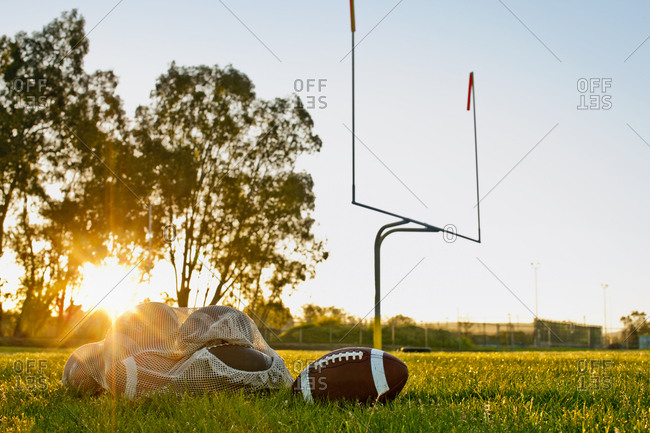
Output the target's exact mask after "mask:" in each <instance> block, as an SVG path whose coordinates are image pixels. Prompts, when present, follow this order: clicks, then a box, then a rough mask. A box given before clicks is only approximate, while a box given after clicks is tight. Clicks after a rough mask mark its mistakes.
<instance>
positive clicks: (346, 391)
mask: <svg viewBox="0 0 650 433" xmlns="http://www.w3.org/2000/svg"><path fill="white" fill-rule="evenodd" d="M408 374H409V373H408V368H407V367H406V364H404V363H403V362H402V361H401V360H399V359H398V358H396V357H395V356H393V355H391V354H389V353H386V352H383V351H381V350H377V349H370V348H367V347H348V348H345V349H338V350H335V351H333V352H330V353H328V354H326V355H323V356H322V357H320V358H319V359H317V360H316V361H314V362H312V363H311V364H309V366H308V367H307V368H305V369H304V370H303V371H302V372H301V373H300V375H299V376H298V378H296V380H295V382H294V383H293V392H294V393H297V394H301V395H302V397H303V398H304V399H305V400H306V401H313V400H314V399H330V400H356V401H363V402H368V401H381V402H386V401H390V400H392V399H394V398H395V397H397V394H399V392H400V391H401V390H402V388H404V385H405V384H406V380H407V379H408Z"/></svg>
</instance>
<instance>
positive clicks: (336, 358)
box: [314, 351, 363, 370]
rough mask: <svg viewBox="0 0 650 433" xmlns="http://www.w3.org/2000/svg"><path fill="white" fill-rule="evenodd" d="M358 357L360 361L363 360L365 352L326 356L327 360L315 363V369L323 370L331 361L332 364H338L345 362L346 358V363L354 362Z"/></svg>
mask: <svg viewBox="0 0 650 433" xmlns="http://www.w3.org/2000/svg"><path fill="white" fill-rule="evenodd" d="M357 357H359V359H361V358H363V352H362V351H354V352H341V353H335V354H333V355H329V356H326V357H325V358H323V359H321V360H319V361H316V362H314V369H316V370H320V369H321V368H323V367H326V366H327V364H329V362H330V361H332V363H336V362H340V361H341V360H343V358H345V360H346V361H348V360H352V361H354V360H355V359H357Z"/></svg>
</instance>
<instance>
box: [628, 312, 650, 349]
mask: <svg viewBox="0 0 650 433" xmlns="http://www.w3.org/2000/svg"><path fill="white" fill-rule="evenodd" d="M621 322H622V323H623V326H624V327H625V329H623V335H622V336H623V344H625V347H628V348H632V349H638V348H639V335H640V334H647V333H650V323H648V322H647V316H646V314H645V313H643V312H639V311H637V310H634V311H632V312H631V313H630V314H629V315H627V316H622V317H621Z"/></svg>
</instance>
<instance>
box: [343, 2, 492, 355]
mask: <svg viewBox="0 0 650 433" xmlns="http://www.w3.org/2000/svg"><path fill="white" fill-rule="evenodd" d="M350 24H351V26H350V27H351V42H352V48H351V63H352V77H351V78H352V204H353V205H355V206H359V207H362V208H365V209H368V210H372V211H375V212H378V213H381V214H384V215H388V216H392V217H395V218H399V221H395V222H392V223H388V224H385V225H383V226H382V227H381V228H380V229H379V230H378V231H377V235H376V236H375V245H374V268H375V303H374V311H375V318H374V324H373V347H374V348H375V349H380V350H381V349H382V335H381V330H382V326H381V245H382V242H383V241H384V239H386V237H387V236H388V235H390V234H392V233H397V232H402V233H438V232H442V233H447V234H450V235H452V236H454V237H459V238H463V239H466V240H469V241H472V242H476V243H481V213H480V196H479V181H478V141H477V136H476V100H475V98H474V88H475V81H474V72H470V76H469V90H468V95H467V110H468V111H469V110H470V105H471V106H472V107H473V110H472V111H473V117H474V152H475V153H474V155H475V167H476V208H477V220H478V237H477V238H476V239H475V238H473V237H470V236H466V235H463V234H459V233H456V232H453V231H450V230H447V229H446V228H440V227H436V226H434V225H431V224H428V223H426V222H422V221H418V220H415V219H412V218H408V217H405V216H402V215H400V214H397V213H395V212H390V211H387V210H384V209H380V208H377V207H374V206H369V205H367V204H364V203H359V202H357V200H356V116H355V106H356V105H355V44H354V34H355V32H356V21H355V9H354V0H350ZM472 101H473V102H474V103H473V104H471V102H472ZM406 224H413V225H415V226H417V227H402V226H404V225H406Z"/></svg>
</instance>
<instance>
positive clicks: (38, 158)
mask: <svg viewBox="0 0 650 433" xmlns="http://www.w3.org/2000/svg"><path fill="white" fill-rule="evenodd" d="M87 52H88V42H87V40H86V39H85V36H84V20H83V18H81V17H79V16H78V15H77V12H76V11H72V12H70V13H64V14H62V16H61V18H60V19H55V20H54V21H52V22H51V23H50V24H48V25H47V26H45V27H44V29H43V31H42V32H35V33H33V34H32V35H31V36H27V35H26V34H24V33H19V34H18V35H16V37H15V39H14V40H10V39H9V38H7V37H3V38H1V39H0V53H2V55H0V72H1V73H2V76H1V80H0V88H2V89H3V90H4V91H3V92H0V255H1V254H2V249H1V247H2V244H3V243H4V233H5V231H6V227H5V223H6V222H7V219H6V217H7V216H8V215H10V214H11V213H12V212H13V213H14V214H18V215H20V217H19V218H18V221H17V223H16V224H14V225H15V227H14V228H13V229H11V228H10V231H11V230H13V232H14V235H13V239H12V242H11V246H12V249H14V252H16V254H17V255H18V258H17V260H18V262H19V263H20V264H21V265H22V266H23V268H24V269H25V276H24V277H23V278H22V279H21V287H20V288H19V291H18V292H19V293H18V299H19V300H22V305H21V311H20V314H19V316H18V318H17V321H16V327H15V329H14V334H15V335H27V334H29V333H30V332H33V331H34V330H36V329H38V326H37V325H39V324H42V321H43V320H45V318H46V317H47V316H49V314H50V307H51V306H52V304H55V308H56V311H57V313H58V317H59V324H60V326H63V324H64V322H65V317H64V316H65V312H66V308H65V307H66V302H69V303H70V304H71V303H72V291H73V290H74V289H75V287H78V285H79V282H80V278H81V274H80V269H81V267H82V266H83V264H84V263H87V262H94V263H97V262H99V261H101V260H102V259H103V258H104V257H106V255H107V254H108V253H109V252H112V253H116V251H117V253H120V252H121V253H122V255H121V257H122V258H124V260H128V257H126V256H125V254H124V253H125V252H128V251H130V249H129V248H128V246H129V243H132V238H133V237H137V236H140V235H141V234H144V233H143V229H142V228H140V230H139V231H138V228H139V227H143V226H138V224H135V223H134V222H135V221H137V220H139V219H140V220H141V219H142V210H139V211H136V212H134V211H132V209H133V208H135V206H134V205H133V203H134V202H137V199H136V198H134V197H133V194H132V190H131V189H130V188H127V187H125V184H126V183H125V182H118V179H116V175H115V173H116V172H125V173H128V170H126V169H125V168H126V167H125V166H126V165H128V163H129V162H130V161H132V160H133V159H134V157H133V149H132V148H131V147H130V146H129V143H127V142H124V141H123V140H121V138H122V137H125V136H126V132H125V121H124V113H123V110H122V104H121V101H120V99H119V98H118V97H117V96H116V94H115V89H116V86H117V78H116V77H115V76H114V74H113V73H112V72H110V71H108V72H102V71H97V72H95V73H93V74H87V73H85V72H84V71H83V68H82V66H83V58H84V56H85V54H87ZM136 186H137V185H136ZM134 187H135V186H134ZM17 202H20V203H22V208H21V209H20V210H19V209H18V208H17V206H16V203H17ZM140 207H141V208H142V206H140ZM108 245H111V246H112V250H109V248H107V246H108ZM118 255H119V254H118ZM66 300H67V301H66ZM26 323H29V324H30V326H29V327H27V328H24V324H26ZM39 326H40V325H39Z"/></svg>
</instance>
